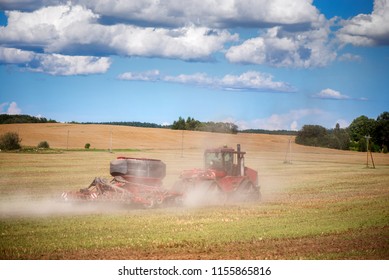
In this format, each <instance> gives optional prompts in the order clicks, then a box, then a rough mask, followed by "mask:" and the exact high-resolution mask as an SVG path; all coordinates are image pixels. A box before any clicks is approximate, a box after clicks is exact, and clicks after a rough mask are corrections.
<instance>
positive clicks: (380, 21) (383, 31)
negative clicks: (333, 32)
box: [338, 0, 389, 46]
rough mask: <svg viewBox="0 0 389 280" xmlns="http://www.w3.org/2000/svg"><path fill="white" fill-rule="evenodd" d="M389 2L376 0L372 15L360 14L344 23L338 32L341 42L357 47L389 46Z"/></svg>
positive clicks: (388, 0) (387, 0)
mask: <svg viewBox="0 0 389 280" xmlns="http://www.w3.org/2000/svg"><path fill="white" fill-rule="evenodd" d="M388 23H389V0H375V1H374V7H373V12H372V13H371V14H359V15H357V16H355V17H353V18H351V19H350V20H345V21H343V27H342V28H341V29H340V30H339V32H338V38H339V39H340V41H341V42H343V43H345V44H347V43H349V44H353V45H356V46H373V45H386V46H387V45H389V24H388Z"/></svg>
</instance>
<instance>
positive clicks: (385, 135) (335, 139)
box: [295, 112, 389, 153]
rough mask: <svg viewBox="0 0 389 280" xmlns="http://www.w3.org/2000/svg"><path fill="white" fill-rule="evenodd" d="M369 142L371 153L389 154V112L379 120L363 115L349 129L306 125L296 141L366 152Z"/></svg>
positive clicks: (379, 117) (309, 144)
mask: <svg viewBox="0 0 389 280" xmlns="http://www.w3.org/2000/svg"><path fill="white" fill-rule="evenodd" d="M368 140H369V150H370V151H373V152H385V153H386V152H388V147H389V112H384V113H382V114H380V115H379V116H378V117H377V119H371V118H368V117H366V116H364V115H362V116H360V117H358V118H356V119H354V120H353V121H352V123H351V124H350V125H349V126H348V127H347V128H340V126H339V124H336V126H335V128H334V129H326V128H324V127H322V126H320V125H304V126H303V127H302V129H301V130H300V131H298V133H297V136H296V140H295V141H296V143H297V144H302V145H308V146H316V147H326V148H332V149H340V150H355V151H361V152H365V151H366V150H367V148H368V147H367V141H368Z"/></svg>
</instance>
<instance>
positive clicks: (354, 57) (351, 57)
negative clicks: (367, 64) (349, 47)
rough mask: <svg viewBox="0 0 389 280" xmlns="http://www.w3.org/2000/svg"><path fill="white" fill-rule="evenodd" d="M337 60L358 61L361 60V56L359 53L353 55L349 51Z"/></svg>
mask: <svg viewBox="0 0 389 280" xmlns="http://www.w3.org/2000/svg"><path fill="white" fill-rule="evenodd" d="M338 60H340V61H356V62H360V61H362V57H361V56H360V55H355V54H351V53H345V54H342V55H341V56H339V57H338Z"/></svg>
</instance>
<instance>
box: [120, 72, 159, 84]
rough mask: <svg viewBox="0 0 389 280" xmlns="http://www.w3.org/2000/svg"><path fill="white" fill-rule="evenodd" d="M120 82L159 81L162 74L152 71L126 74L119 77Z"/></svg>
mask: <svg viewBox="0 0 389 280" xmlns="http://www.w3.org/2000/svg"><path fill="white" fill-rule="evenodd" d="M118 78H119V79H120V80H127V81H149V82H150V81H152V82H155V81H158V80H160V72H159V70H150V71H145V72H138V73H135V72H126V73H123V74H121V75H119V77H118Z"/></svg>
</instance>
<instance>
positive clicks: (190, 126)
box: [171, 117, 238, 134]
mask: <svg viewBox="0 0 389 280" xmlns="http://www.w3.org/2000/svg"><path fill="white" fill-rule="evenodd" d="M171 129H175V130H194V131H207V132H217V133H232V134H237V133H238V126H237V125H236V124H234V123H229V122H200V121H198V120H195V119H194V118H191V117H188V118H187V119H186V120H185V119H184V118H182V117H179V118H178V120H177V121H174V122H173V125H172V126H171Z"/></svg>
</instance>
